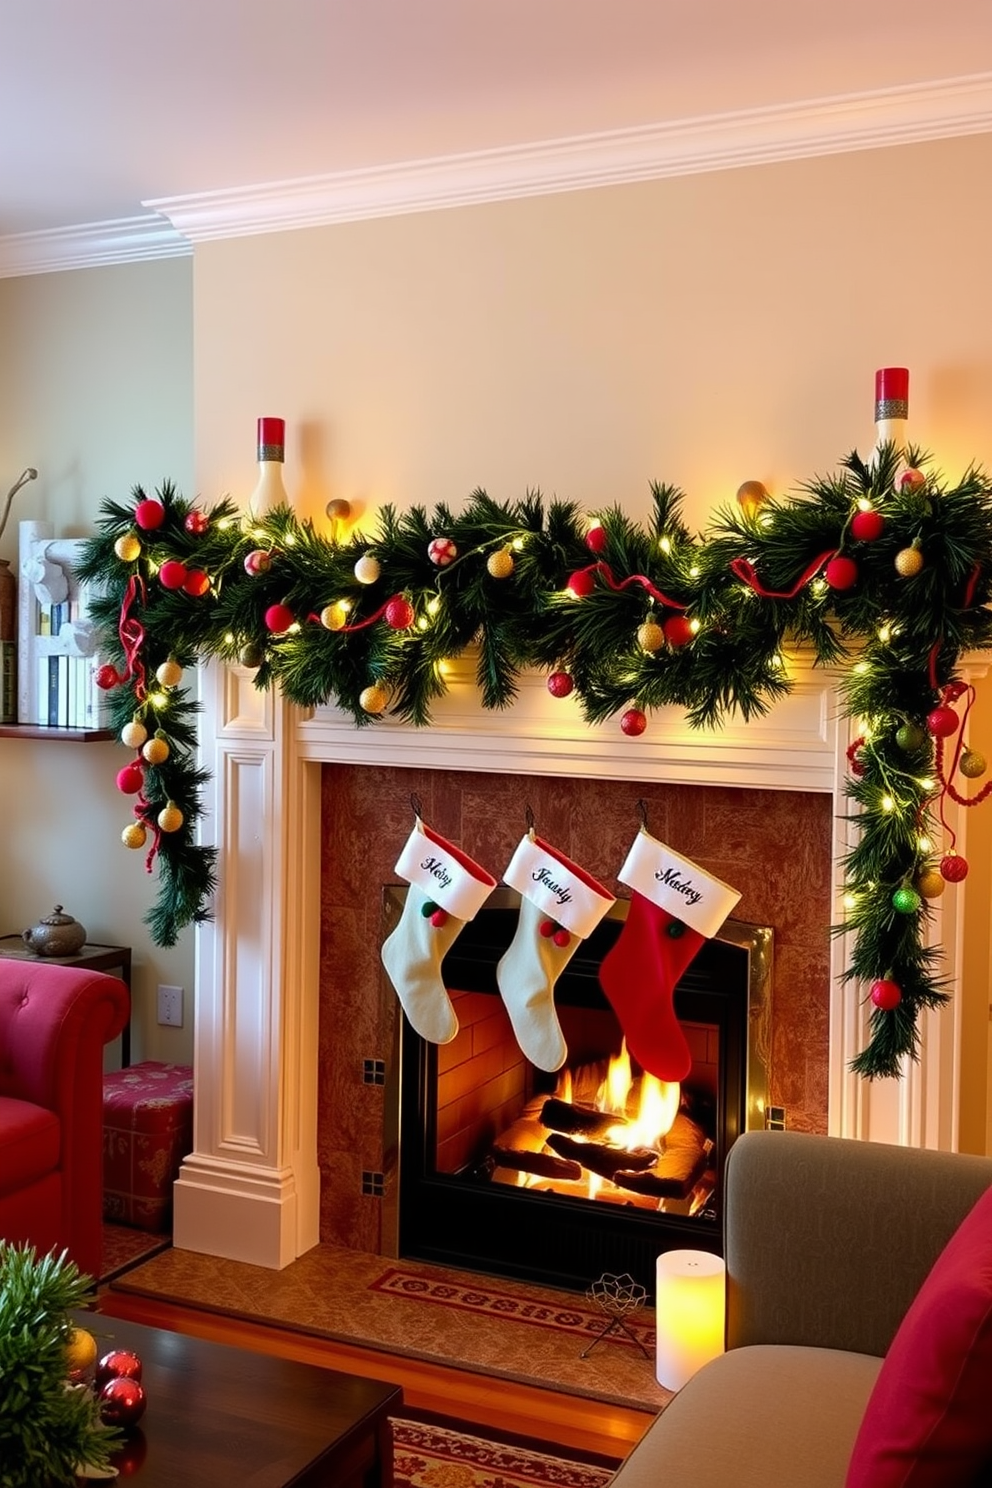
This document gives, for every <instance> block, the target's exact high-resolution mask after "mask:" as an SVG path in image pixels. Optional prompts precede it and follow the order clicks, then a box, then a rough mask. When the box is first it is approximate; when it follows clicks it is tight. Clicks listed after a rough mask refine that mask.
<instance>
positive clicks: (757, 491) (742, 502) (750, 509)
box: [737, 480, 768, 516]
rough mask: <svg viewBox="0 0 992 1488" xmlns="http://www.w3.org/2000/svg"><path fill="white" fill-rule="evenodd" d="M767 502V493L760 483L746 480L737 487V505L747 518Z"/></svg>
mask: <svg viewBox="0 0 992 1488" xmlns="http://www.w3.org/2000/svg"><path fill="white" fill-rule="evenodd" d="M767 500H768V491H767V489H766V488H765V487H764V486H763V485H762V484H761V481H756V480H747V481H744V483H743V484H742V485H740V486H738V487H737V504H738V506H739V507H740V508H741V510H742V511H745V512H747V514H748V515H749V516H753V515H754V513H755V512H756V511H757V510H758V508H759V507H760V506H763V505H764V503H765V502H766V501H767Z"/></svg>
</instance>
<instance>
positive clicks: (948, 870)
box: [940, 853, 968, 883]
mask: <svg viewBox="0 0 992 1488" xmlns="http://www.w3.org/2000/svg"><path fill="white" fill-rule="evenodd" d="M940 876H941V878H946V880H947V882H948V883H960V882H961V881H962V879H965V878H967V877H968V859H967V858H962V857H961V855H960V853H947V854H946V855H945V856H944V857H942V858H941V860H940Z"/></svg>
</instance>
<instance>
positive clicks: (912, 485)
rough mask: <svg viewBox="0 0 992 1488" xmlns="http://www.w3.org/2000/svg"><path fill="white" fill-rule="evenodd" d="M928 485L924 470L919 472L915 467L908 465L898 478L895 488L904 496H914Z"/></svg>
mask: <svg viewBox="0 0 992 1488" xmlns="http://www.w3.org/2000/svg"><path fill="white" fill-rule="evenodd" d="M926 483H927V478H926V476H925V475H924V473H923V471H922V470H917V469H916V468H915V466H913V465H907V467H906V469H905V470H901V471H900V472H899V474H898V475H897V476H896V480H895V487H896V490H897V491H900V492H902V493H903V494H904V495H914V494H915V493H916V492H917V491H922V490H923V487H924V486H925V485H926Z"/></svg>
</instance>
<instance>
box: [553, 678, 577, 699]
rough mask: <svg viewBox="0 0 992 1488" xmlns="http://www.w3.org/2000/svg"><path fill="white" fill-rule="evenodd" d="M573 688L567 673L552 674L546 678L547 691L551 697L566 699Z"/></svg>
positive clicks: (573, 685)
mask: <svg viewBox="0 0 992 1488" xmlns="http://www.w3.org/2000/svg"><path fill="white" fill-rule="evenodd" d="M574 687H575V683H574V682H573V681H572V678H571V677H570V676H569V674H568V672H552V673H551V676H550V677H549V678H548V691H549V692H550V694H551V696H552V697H556V698H566V697H568V695H569V693H570V692H571V691H572V690H573V689H574Z"/></svg>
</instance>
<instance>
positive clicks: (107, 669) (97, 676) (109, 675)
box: [93, 662, 121, 692]
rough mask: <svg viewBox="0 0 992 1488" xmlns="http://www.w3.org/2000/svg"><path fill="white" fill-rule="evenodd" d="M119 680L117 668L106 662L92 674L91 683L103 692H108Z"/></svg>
mask: <svg viewBox="0 0 992 1488" xmlns="http://www.w3.org/2000/svg"><path fill="white" fill-rule="evenodd" d="M120 680H121V678H120V677H118V675H117V668H116V667H114V666H111V665H110V663H109V662H106V663H105V664H104V665H103V666H98V667H97V669H96V671H95V672H94V673H93V681H94V682H95V683H96V685H97V687H101V688H102V689H103V691H104V692H109V691H110V689H111V688H112V687H116V686H117V684H118V682H120Z"/></svg>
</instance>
